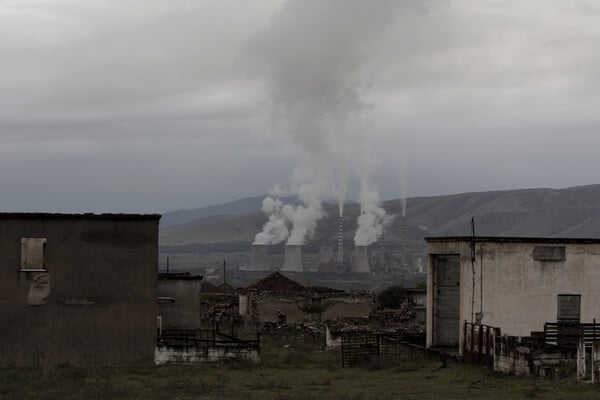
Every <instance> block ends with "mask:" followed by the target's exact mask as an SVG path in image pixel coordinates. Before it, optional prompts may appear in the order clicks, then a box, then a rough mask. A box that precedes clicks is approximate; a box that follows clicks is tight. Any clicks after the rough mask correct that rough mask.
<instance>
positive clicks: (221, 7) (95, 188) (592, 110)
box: [0, 0, 600, 212]
mask: <svg viewBox="0 0 600 400" xmlns="http://www.w3.org/2000/svg"><path fill="white" fill-rule="evenodd" d="M357 1H358V0H352V1H350V0H318V1H317V0H260V1H253V2H249V1H247V0H190V1H187V0H170V1H163V0H118V1H117V0H112V1H102V0H90V1H79V0H0V72H1V73H0V188H1V190H0V210H2V211H53V212H165V211H170V210H175V209H181V208H197V207H202V206H206V205H210V204H217V203H221V202H225V201H230V200H235V199H238V198H242V197H247V196H254V195H261V194H265V193H267V192H269V191H270V190H271V189H272V188H273V187H274V186H275V185H281V184H283V185H285V184H286V183H287V182H289V180H290V178H291V177H294V176H295V173H296V172H297V168H298V167H299V166H302V165H304V164H306V162H307V160H310V157H307V152H310V151H311V150H310V146H308V147H307V146H306V143H304V142H303V141H302V138H300V140H298V137H297V135H299V134H300V135H302V132H301V131H300V133H298V131H295V130H294V129H293V126H292V124H290V120H289V115H288V116H287V117H286V115H283V116H282V112H281V108H282V107H281V105H282V104H283V105H284V107H283V108H284V112H283V114H285V105H286V104H288V103H289V102H293V101H295V100H294V98H291V97H290V96H291V95H290V93H292V95H293V93H295V92H289V91H288V92H285V93H284V94H285V96H284V97H282V96H283V95H282V93H283V92H281V91H278V90H277V87H275V86H274V84H273V82H274V81H276V79H274V77H281V75H282V74H283V73H282V71H284V72H285V73H286V74H287V75H285V78H286V79H288V80H291V81H293V80H294V77H296V76H297V74H302V73H304V72H306V71H308V70H310V71H311V73H312V71H313V69H314V75H310V74H306V73H305V74H304V77H305V78H306V76H309V77H310V76H315V81H314V82H313V83H310V84H307V82H306V81H302V82H301V83H302V85H297V86H295V88H296V89H297V90H298V91H300V92H299V94H298V96H302V95H307V96H308V97H307V98H308V99H312V98H314V97H311V96H313V95H314V91H316V90H326V89H327V88H329V86H334V85H333V83H335V84H336V85H338V86H339V87H342V88H344V89H345V90H346V89H347V90H346V91H343V92H339V93H337V95H338V97H339V96H344V101H343V102H342V103H343V104H344V107H346V106H347V107H349V108H348V109H347V110H346V114H348V115H351V118H350V119H348V120H347V121H346V123H348V124H349V125H350V126H346V127H345V128H344V129H347V130H348V132H351V133H353V132H356V131H360V132H361V136H360V137H361V138H362V139H360V140H364V143H361V146H363V147H364V148H367V149H368V152H366V153H365V154H367V156H364V155H363V156H361V157H367V160H366V161H365V160H361V162H362V163H363V164H361V162H357V165H359V164H360V165H368V169H369V175H370V178H369V179H370V182H371V184H372V185H376V187H377V188H378V190H379V192H380V195H381V197H382V198H384V199H393V198H399V197H401V196H404V195H406V196H409V197H410V196H427V195H440V194H450V193H460V192H467V191H484V190H499V189H511V188H526V187H553V188H562V187H569V186H577V185H585V184H595V183H598V170H599V169H600V168H599V167H600V157H598V155H597V153H598V151H599V149H600V134H599V132H600V129H599V128H600V112H598V104H600V24H598V23H597V21H598V19H599V18H600V5H598V3H597V2H595V1H576V0H574V1H569V2H565V1H562V0H543V1H535V0H530V1H526V2H525V1H521V0H501V1H500V0H498V1H496V0H475V1H474V0H422V1H417V0H413V1H410V0H406V1H394V2H392V3H393V4H392V3H390V1H389V0H374V1H370V2H368V5H369V6H368V7H366V6H364V4H365V2H362V3H361V2H357ZM349 4H352V5H351V6H350V5H349ZM353 7H354V8H353ZM361 7H366V8H365V9H364V10H362V9H361ZM357 10H358V11H359V12H356V11H357ZM363 11H364V12H363ZM327 21H331V24H330V25H329V24H327V23H326V22H327ZM340 21H341V22H340ZM340 26H342V27H343V30H340V29H339V28H338V27H340ZM288 27H291V28H289V29H288ZM304 27H305V29H300V28H304ZM328 46H329V47H328ZM350 50H351V51H350ZM280 55H286V56H288V57H289V58H288V59H285V60H284V61H285V63H283V64H282V63H280V64H277V67H278V68H279V67H281V68H283V70H278V69H275V68H274V67H273V66H274V64H273V63H272V62H273V60H276V61H277V62H280V61H282V60H283V58H281V57H283V56H281V57H280ZM332 56H339V57H338V58H337V59H336V58H335V57H334V58H333V59H336V60H337V62H338V63H337V64H333V65H332V64H328V63H326V62H324V61H323V60H331V59H332ZM294 57H296V58H297V62H295V59H294ZM265 60H266V62H265ZM290 60H292V61H290ZM340 60H341V61H340ZM269 62H271V63H269ZM282 65H283V66H282ZM277 74H279V75H277ZM332 82H333V83H332ZM291 87H292V88H294V86H291ZM302 88H305V89H302ZM305 92H306V93H305ZM346 96H347V97H346ZM318 98H321V99H322V97H318ZM347 99H351V100H352V102H349V101H345V100H347ZM335 101H339V98H336V100H335ZM350 103H351V104H350ZM315 104H319V103H315ZM336 104H337V103H336ZM325 106H327V105H325ZM355 117H356V118H355ZM286 118H287V119H286ZM348 121H350V122H348ZM342 133H344V132H342ZM355 138H356V136H354V134H349V135H348V136H343V135H342V137H341V139H340V140H341V142H340V143H342V142H344V140H345V141H347V142H351V141H353V140H354V139H355ZM348 154H349V156H350V157H355V156H356V154H355V153H352V152H350V153H348ZM356 157H358V156H356ZM295 171H296V172H295ZM358 175H359V174H354V175H352V177H351V178H350V181H349V188H350V189H349V197H353V196H355V194H353V193H355V191H356V188H357V187H358V185H359V180H360V178H359V177H358Z"/></svg>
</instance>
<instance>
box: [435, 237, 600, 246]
mask: <svg viewBox="0 0 600 400" xmlns="http://www.w3.org/2000/svg"><path fill="white" fill-rule="evenodd" d="M425 241H426V242H427V243H444V242H478V243H479V242H497V243H552V244H600V238H558V237H518V236H429V237H426V238H425Z"/></svg>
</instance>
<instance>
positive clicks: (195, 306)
mask: <svg viewBox="0 0 600 400" xmlns="http://www.w3.org/2000/svg"><path fill="white" fill-rule="evenodd" d="M202 282H203V280H202V276H200V275H195V274H191V273H189V272H184V273H170V274H169V273H161V274H158V286H157V298H156V302H157V307H158V323H159V328H160V329H161V330H162V329H171V328H185V329H199V328H200V327H201V322H200V290H201V285H202Z"/></svg>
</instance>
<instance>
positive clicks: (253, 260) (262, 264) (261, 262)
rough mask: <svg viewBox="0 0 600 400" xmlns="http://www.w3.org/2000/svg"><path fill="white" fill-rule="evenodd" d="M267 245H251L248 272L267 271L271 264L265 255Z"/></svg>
mask: <svg viewBox="0 0 600 400" xmlns="http://www.w3.org/2000/svg"><path fill="white" fill-rule="evenodd" d="M268 248H269V245H266V244H253V245H252V252H251V253H250V268H248V271H269V270H271V263H270V260H269V256H268V255H267V249H268Z"/></svg>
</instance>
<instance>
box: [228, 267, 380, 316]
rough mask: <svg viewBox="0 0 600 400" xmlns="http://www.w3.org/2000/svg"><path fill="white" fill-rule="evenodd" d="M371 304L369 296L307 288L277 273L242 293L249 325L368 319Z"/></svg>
mask: <svg viewBox="0 0 600 400" xmlns="http://www.w3.org/2000/svg"><path fill="white" fill-rule="evenodd" d="M372 303H373V301H372V296H370V295H369V294H368V293H364V292H345V291H343V290H336V289H330V288H319V287H306V286H303V285H301V284H299V283H298V282H295V281H293V280H291V279H289V278H287V277H286V276H284V275H283V274H281V273H280V272H274V273H273V274H271V275H268V276H267V277H265V278H263V279H261V280H260V281H258V282H256V283H254V284H253V285H250V286H248V287H247V288H246V289H245V290H241V291H240V294H239V313H240V315H241V316H242V317H243V318H245V319H246V320H247V321H250V320H254V321H255V322H256V321H258V322H278V321H283V320H285V323H288V324H293V323H301V322H306V321H312V320H323V321H324V320H331V319H336V318H344V317H367V316H368V315H369V313H370V311H371V309H372V306H373V304H372Z"/></svg>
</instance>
